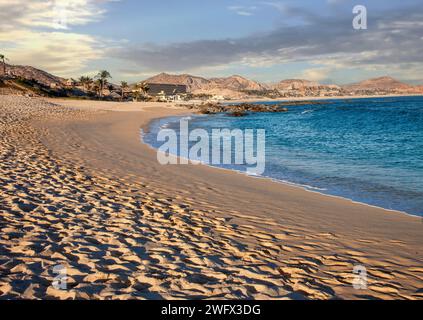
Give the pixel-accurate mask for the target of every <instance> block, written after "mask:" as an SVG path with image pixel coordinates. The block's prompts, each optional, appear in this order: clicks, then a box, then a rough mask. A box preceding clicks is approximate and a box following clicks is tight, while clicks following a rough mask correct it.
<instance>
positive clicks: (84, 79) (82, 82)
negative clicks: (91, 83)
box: [78, 76, 88, 90]
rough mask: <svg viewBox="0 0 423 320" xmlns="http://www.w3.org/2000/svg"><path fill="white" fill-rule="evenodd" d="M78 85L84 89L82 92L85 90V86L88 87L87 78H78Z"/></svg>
mask: <svg viewBox="0 0 423 320" xmlns="http://www.w3.org/2000/svg"><path fill="white" fill-rule="evenodd" d="M78 81H79V83H80V84H81V85H82V87H83V88H84V90H87V85H88V77H84V76H82V77H80V78H79V79H78Z"/></svg>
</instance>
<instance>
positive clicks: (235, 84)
mask: <svg viewBox="0 0 423 320" xmlns="http://www.w3.org/2000/svg"><path fill="white" fill-rule="evenodd" d="M144 81H145V82H147V83H168V84H183V85H186V86H187V90H188V92H190V93H192V94H209V95H224V96H228V97H231V98H238V97H239V96H240V95H245V94H248V93H250V94H254V93H256V94H257V93H260V92H263V91H276V92H278V93H280V94H284V93H290V92H291V93H293V92H296V93H298V94H299V95H301V94H307V93H309V94H310V93H311V92H326V93H328V94H329V93H332V94H334V95H336V93H339V94H353V95H354V94H366V93H369V92H374V93H410V94H412V93H416V94H418V93H423V86H412V85H409V84H406V83H403V82H400V81H398V80H396V79H394V78H392V77H387V76H385V77H379V78H374V79H368V80H364V81H361V82H358V83H354V84H349V85H343V86H339V85H336V84H329V85H328V84H320V83H318V82H315V81H309V80H304V79H288V80H282V81H280V82H277V83H273V84H264V83H259V82H257V81H253V80H249V79H246V78H244V77H242V76H239V75H233V76H230V77H225V78H211V79H207V78H203V77H198V76H193V75H189V74H181V75H173V74H167V73H160V74H158V75H156V76H154V77H151V78H148V79H146V80H144Z"/></svg>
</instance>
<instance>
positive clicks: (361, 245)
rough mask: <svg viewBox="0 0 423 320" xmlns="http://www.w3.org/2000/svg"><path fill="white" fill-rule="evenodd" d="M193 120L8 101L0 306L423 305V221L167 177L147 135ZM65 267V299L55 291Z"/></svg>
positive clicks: (230, 178) (342, 203) (321, 199)
mask: <svg viewBox="0 0 423 320" xmlns="http://www.w3.org/2000/svg"><path fill="white" fill-rule="evenodd" d="M57 103H60V104H61V105H63V106H59V105H57ZM65 105H66V106H65ZM69 106H74V107H75V108H70V107H69ZM122 108H125V109H124V112H113V111H111V110H119V109H120V110H121V111H122ZM135 110H136V111H135ZM185 112H186V111H185V110H180V109H177V108H169V107H166V106H163V105H161V106H159V107H156V105H154V104H153V105H143V104H125V105H122V104H104V103H94V102H75V101H66V102H65V101H55V104H52V103H51V102H47V101H43V100H35V99H27V98H17V97H1V98H0V115H1V117H0V132H1V135H0V151H1V152H0V157H1V159H0V160H1V161H0V191H1V193H0V230H1V231H0V298H1V299H170V298H175V299H230V298H231V299H232V298H233V299H247V298H248V299H331V298H359V299H373V298H386V299H421V298H422V297H423V263H422V254H421V248H422V244H423V238H422V233H421V231H422V227H423V224H422V222H421V219H419V218H413V217H409V216H406V215H403V214H401V213H395V212H387V211H384V210H381V209H377V208H371V207H368V206H364V205H360V204H353V203H351V202H348V201H346V200H342V199H336V198H330V197H325V196H322V195H318V194H313V193H309V192H306V191H303V190H301V189H297V188H293V187H289V186H284V185H280V184H276V183H272V182H269V181H264V180H257V179H250V178H248V177H244V176H242V175H239V174H235V173H227V172H223V171H221V170H217V169H213V168H208V167H204V166H177V167H162V166H160V165H159V164H158V163H157V161H156V159H155V152H154V151H153V150H151V149H150V148H148V147H147V146H144V145H141V144H140V142H139V138H138V133H139V128H140V126H141V125H142V126H144V128H146V124H147V123H148V121H149V120H150V119H152V118H155V117H158V116H164V115H170V114H182V113H185ZM57 265H63V266H65V267H66V271H67V278H66V280H67V290H59V289H55V288H54V286H52V283H53V281H54V279H55V276H56V274H55V273H54V266H57ZM355 265H363V266H365V267H366V268H367V270H368V289H367V290H355V289H354V288H353V286H352V283H353V281H354V274H353V273H352V270H353V268H354V266H355Z"/></svg>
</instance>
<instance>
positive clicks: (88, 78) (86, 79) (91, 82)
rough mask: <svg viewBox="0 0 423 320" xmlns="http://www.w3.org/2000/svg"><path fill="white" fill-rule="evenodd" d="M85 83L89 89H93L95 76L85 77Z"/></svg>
mask: <svg viewBox="0 0 423 320" xmlns="http://www.w3.org/2000/svg"><path fill="white" fill-rule="evenodd" d="M85 83H86V84H87V91H90V90H91V89H92V87H93V84H94V80H93V78H90V77H86V78H85Z"/></svg>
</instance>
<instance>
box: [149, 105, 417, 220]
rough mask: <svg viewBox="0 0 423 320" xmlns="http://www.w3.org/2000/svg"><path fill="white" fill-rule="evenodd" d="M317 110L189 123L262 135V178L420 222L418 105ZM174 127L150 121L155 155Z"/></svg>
mask: <svg viewBox="0 0 423 320" xmlns="http://www.w3.org/2000/svg"><path fill="white" fill-rule="evenodd" d="M321 102H323V103H322V104H310V105H301V106H289V107H288V109H289V111H288V112H286V113H252V114H249V115H248V116H246V117H239V118H237V117H231V116H228V115H224V114H218V115H194V116H192V117H190V121H189V128H190V130H191V129H196V128H201V129H205V130H207V131H208V132H211V130H212V129H214V128H228V129H235V128H236V129H242V130H244V129H265V130H266V167H265V172H264V173H263V175H262V176H263V177H265V178H270V179H273V180H276V181H280V182H282V183H289V184H295V185H298V186H301V187H303V188H305V189H307V190H310V191H316V192H320V193H324V194H328V195H334V196H340V197H344V198H348V199H351V200H353V201H357V202H362V203H366V204H369V205H374V206H378V207H382V208H385V209H392V210H399V211H403V212H406V213H408V214H412V215H418V216H423V97H386V98H366V99H342V100H341V99H340V100H325V101H321ZM260 103H265V102H260ZM277 103H278V102H268V103H267V104H277ZM279 103H280V102H279ZM179 120H180V118H176V117H171V118H165V119H159V120H157V121H154V122H153V123H152V124H151V128H150V130H149V132H148V133H146V134H145V135H144V137H143V139H144V142H146V143H148V144H150V145H151V146H153V147H156V148H157V147H158V146H159V145H160V144H161V143H159V142H157V133H158V130H160V129H162V128H170V129H175V130H176V131H178V129H179ZM222 167H225V168H227V169H233V170H237V171H241V172H245V170H246V165H225V166H223V165H222Z"/></svg>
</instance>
